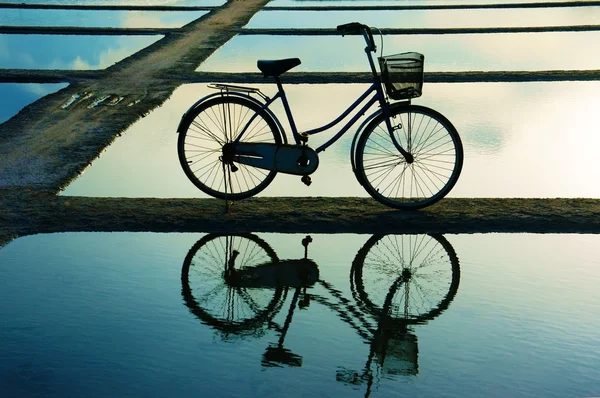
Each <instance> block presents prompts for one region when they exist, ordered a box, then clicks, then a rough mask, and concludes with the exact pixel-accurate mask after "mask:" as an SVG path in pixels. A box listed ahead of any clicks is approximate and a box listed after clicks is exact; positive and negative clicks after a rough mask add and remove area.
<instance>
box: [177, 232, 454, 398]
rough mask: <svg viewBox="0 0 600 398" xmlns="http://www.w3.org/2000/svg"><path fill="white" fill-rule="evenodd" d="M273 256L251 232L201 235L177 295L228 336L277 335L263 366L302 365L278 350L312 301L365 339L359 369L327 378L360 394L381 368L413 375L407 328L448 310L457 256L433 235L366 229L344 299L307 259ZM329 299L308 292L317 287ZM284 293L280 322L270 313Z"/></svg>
mask: <svg viewBox="0 0 600 398" xmlns="http://www.w3.org/2000/svg"><path fill="white" fill-rule="evenodd" d="M311 242H312V238H311V237H310V236H306V237H305V238H304V239H302V245H303V246H304V257H303V258H299V259H285V260H281V259H279V258H278V256H277V254H276V253H275V251H274V250H273V249H272V248H271V247H270V246H269V245H268V244H267V243H266V242H265V241H264V240H262V239H261V238H259V237H258V236H256V235H254V234H233V235H220V234H209V235H206V236H204V237H203V238H201V239H200V240H199V241H198V242H196V243H195V244H194V246H193V247H192V248H191V249H190V250H189V252H188V254H187V256H186V258H185V260H184V263H183V267H182V273H181V282H182V295H183V298H184V302H185V305H186V306H187V307H188V308H189V310H190V312H191V313H193V314H194V315H195V316H196V317H198V318H199V319H200V320H201V321H202V322H203V323H205V324H207V325H210V326H211V327H213V328H215V329H216V330H218V331H220V332H222V333H224V335H225V336H228V335H232V334H233V335H242V336H258V335H260V333H264V331H265V327H266V328H267V329H271V330H275V331H276V332H278V333H279V340H278V342H277V343H276V344H270V345H269V346H268V347H267V348H266V350H265V353H264V354H263V357H262V360H261V363H262V365H263V366H281V365H286V366H301V365H302V357H301V356H300V355H298V354H295V353H293V352H291V351H290V350H288V349H286V348H285V347H284V340H285V336H286V333H287V331H288V329H289V328H290V326H291V323H292V318H293V314H294V311H295V310H296V308H300V309H306V308H308V307H309V305H310V303H311V302H316V303H318V304H320V305H323V306H325V307H327V308H328V309H330V310H332V311H333V312H334V313H336V314H337V315H338V316H339V317H340V319H341V320H342V321H344V322H345V323H346V324H348V325H349V326H350V327H352V329H354V330H355V331H356V332H357V333H358V335H359V336H360V337H361V338H362V339H363V341H364V342H365V343H367V344H368V345H369V355H368V358H367V361H366V364H365V366H364V368H363V369H362V370H361V371H354V370H348V369H338V370H337V373H336V380H338V381H341V382H344V383H347V384H354V385H357V384H366V386H367V390H366V395H365V396H369V395H370V393H371V391H372V388H373V384H374V382H375V380H376V379H378V377H379V375H380V374H381V373H382V372H385V373H386V374H396V375H415V374H417V373H418V346H417V338H416V336H415V335H414V334H413V333H412V330H411V326H413V325H418V324H424V323H426V322H428V321H430V320H432V319H434V318H435V317H437V316H438V315H439V314H441V313H442V312H443V311H444V310H446V309H447V308H448V306H449V305H450V303H451V302H452V300H453V299H454V297H455V295H456V293H457V291H458V285H459V281H460V267H459V262H458V257H457V255H456V253H455V251H454V249H453V248H452V246H451V245H450V243H449V242H448V241H447V240H446V239H445V238H444V237H443V236H442V235H374V236H372V237H371V238H370V239H368V241H367V242H366V243H365V244H364V245H363V247H362V248H361V249H360V250H359V251H358V253H357V254H356V256H355V258H354V261H353V262H352V266H351V268H350V288H351V292H352V299H351V300H350V299H348V298H346V297H344V296H343V295H342V294H341V292H340V291H339V290H337V289H335V287H334V286H333V285H332V284H330V283H329V282H327V281H325V280H323V279H321V278H320V274H319V267H318V265H317V264H316V263H315V262H314V261H313V260H311V259H309V258H308V246H309V245H310V243H311ZM317 284H318V285H320V286H321V287H323V288H324V289H325V291H326V292H327V293H328V295H327V296H326V295H323V294H318V293H315V292H313V291H310V289H311V288H314V287H315V286H316V285H317ZM290 290H293V296H292V298H291V300H290V307H289V309H288V313H287V316H286V318H285V321H284V324H283V325H279V324H277V323H276V322H275V321H274V320H273V318H274V317H275V315H276V314H277V313H279V312H280V311H281V309H282V307H283V304H284V302H285V301H286V298H287V294H288V292H289V291H290Z"/></svg>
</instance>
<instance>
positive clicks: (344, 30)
mask: <svg viewBox="0 0 600 398" xmlns="http://www.w3.org/2000/svg"><path fill="white" fill-rule="evenodd" d="M337 31H338V32H339V33H341V34H342V36H343V35H365V40H367V45H368V46H369V47H368V48H369V50H370V51H373V52H375V51H376V48H377V47H376V46H375V40H373V33H371V28H369V27H368V26H367V25H363V24H361V23H359V22H350V23H346V24H343V25H338V27H337Z"/></svg>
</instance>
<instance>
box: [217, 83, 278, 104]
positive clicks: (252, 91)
mask: <svg viewBox="0 0 600 398" xmlns="http://www.w3.org/2000/svg"><path fill="white" fill-rule="evenodd" d="M208 88H212V89H214V90H221V91H222V92H230V91H233V92H237V93H244V94H248V95H250V94H258V95H259V96H260V97H262V98H263V99H264V100H266V101H268V100H269V97H267V96H266V95H264V94H263V93H262V92H261V91H260V89H258V88H255V87H245V86H234V85H232V84H222V83H211V84H209V85H208Z"/></svg>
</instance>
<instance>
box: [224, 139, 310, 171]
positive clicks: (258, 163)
mask: <svg viewBox="0 0 600 398" xmlns="http://www.w3.org/2000/svg"><path fill="white" fill-rule="evenodd" d="M227 150H228V151H229V150H231V151H232V153H231V155H230V156H231V157H230V158H229V159H231V160H232V161H234V162H237V163H240V164H245V165H248V166H253V167H258V168H260V169H266V170H275V171H278V172H280V173H285V174H294V175H302V176H305V175H309V174H312V173H314V172H315V170H317V167H319V156H318V155H317V152H315V150H314V149H312V148H310V147H309V146H306V145H287V144H269V143H245V142H239V143H237V144H235V146H234V147H233V148H231V147H230V148H227ZM225 152H226V148H225V147H224V148H223V158H224V161H226V160H225V159H227V156H226V154H225Z"/></svg>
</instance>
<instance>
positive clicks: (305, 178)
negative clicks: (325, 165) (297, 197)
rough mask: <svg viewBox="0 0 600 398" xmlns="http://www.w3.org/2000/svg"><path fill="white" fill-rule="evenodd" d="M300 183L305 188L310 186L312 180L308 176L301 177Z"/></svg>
mask: <svg viewBox="0 0 600 398" xmlns="http://www.w3.org/2000/svg"><path fill="white" fill-rule="evenodd" d="M300 181H302V182H303V183H304V185H306V186H307V187H308V186H310V184H312V178H310V176H302V179H301V180H300Z"/></svg>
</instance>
